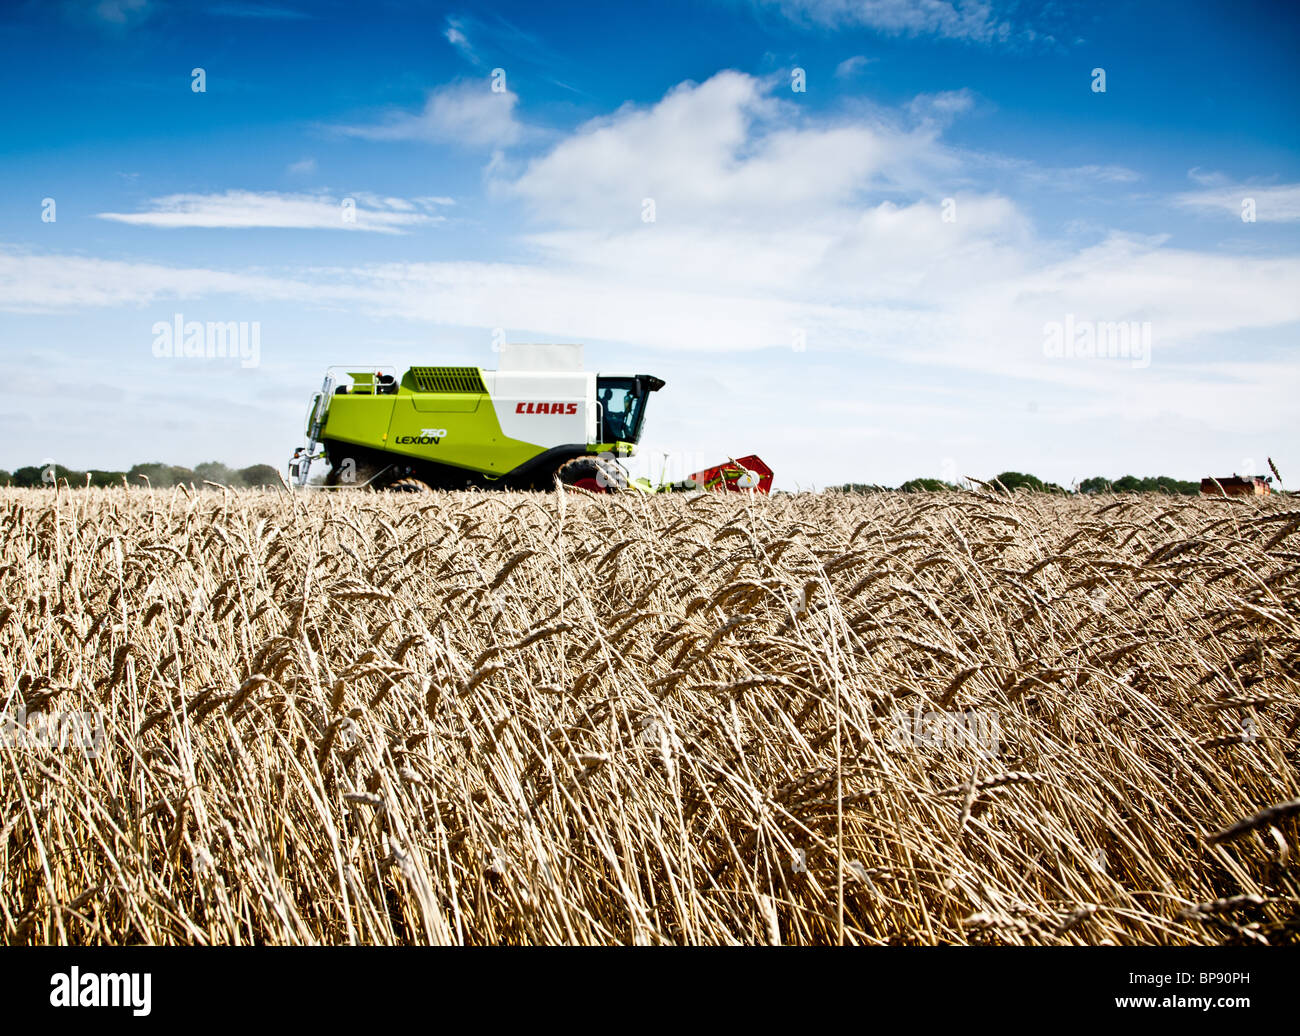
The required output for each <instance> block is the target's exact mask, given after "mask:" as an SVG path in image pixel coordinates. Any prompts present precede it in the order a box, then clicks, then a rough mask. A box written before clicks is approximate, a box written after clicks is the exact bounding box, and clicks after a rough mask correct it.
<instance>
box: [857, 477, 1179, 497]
mask: <svg viewBox="0 0 1300 1036" xmlns="http://www.w3.org/2000/svg"><path fill="white" fill-rule="evenodd" d="M985 485H987V486H988V487H989V488H991V489H998V488H1002V489H1006V490H1008V491H1015V490H1028V491H1030V492H1035V493H1068V492H1071V491H1072V490H1068V489H1065V488H1063V487H1062V486H1058V485H1057V484H1056V483H1055V482H1044V481H1043V480H1042V479H1041V478H1038V477H1037V476H1035V475H1029V474H1026V473H1025V472H1023V471H1004V472H1002V474H1000V475H995V476H993V478H991V479H989V480H988V481H987V482H986V483H985ZM832 488H833V490H834V491H835V492H840V493H890V492H899V491H901V492H904V493H938V492H942V491H943V490H945V489H960V488H962V487H961V486H958V485H956V484H955V483H952V482H945V481H943V480H942V479H937V478H913V479H909V480H908V481H906V482H904V483H903V484H902V485H901V486H898V487H897V489H894V488H891V487H889V486H877V485H867V484H863V483H859V482H850V483H846V484H845V485H842V486H834V487H832ZM1077 491H1078V492H1080V493H1166V494H1171V495H1174V496H1199V495H1200V492H1201V484H1200V483H1199V482H1184V481H1182V480H1181V479H1176V478H1170V477H1169V476H1168V475H1157V476H1155V477H1147V478H1138V477H1137V476H1136V475H1125V476H1124V477H1122V478H1117V479H1108V478H1102V477H1101V476H1100V475H1098V476H1096V477H1095V478H1085V479H1084V480H1083V481H1082V482H1080V483H1079V485H1078V487H1077Z"/></svg>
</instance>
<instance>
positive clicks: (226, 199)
mask: <svg viewBox="0 0 1300 1036" xmlns="http://www.w3.org/2000/svg"><path fill="white" fill-rule="evenodd" d="M301 164H302V163H298V165H301ZM313 168H314V163H313ZM290 171H291V172H292V171H296V168H295V167H290ZM348 200H349V199H348V198H343V197H339V198H335V197H332V196H330V195H327V194H278V193H276V192H274V191H263V192H257V191H233V190H232V191H225V192H224V193H221V194H170V195H167V196H166V197H163V198H154V199H153V200H152V201H151V202H150V207H149V208H148V209H146V210H145V211H143V212H101V213H99V218H100V219H108V220H113V221H114V222H117V223H130V224H134V225H136V226H149V227H210V228H213V227H227V228H229V227H241V228H248V227H280V228H292V229H297V230H366V231H372V232H375V233H380V234H401V233H404V232H405V231H406V230H408V229H410V228H412V227H417V226H424V225H428V224H431V223H437V222H440V221H441V220H442V218H443V217H441V216H439V215H437V214H435V213H434V212H432V211H430V210H431V209H432V208H433V206H432V205H431V204H430V199H417V200H415V201H407V200H404V199H400V198H377V197H375V196H373V195H369V194H365V193H360V192H359V193H358V194H357V195H355V196H351V198H350V200H351V201H352V203H353V204H352V205H351V206H348V205H347V204H346V202H347V201H348Z"/></svg>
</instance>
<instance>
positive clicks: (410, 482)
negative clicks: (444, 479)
mask: <svg viewBox="0 0 1300 1036" xmlns="http://www.w3.org/2000/svg"><path fill="white" fill-rule="evenodd" d="M384 488H385V489H387V490H388V491H389V492H390V493H429V492H432V490H431V489H430V488H429V483H427V482H422V481H420V480H419V479H418V478H399V479H398V480H397V481H396V482H390V483H389V484H388V485H387V486H385V487H384Z"/></svg>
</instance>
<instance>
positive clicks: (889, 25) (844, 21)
mask: <svg viewBox="0 0 1300 1036" xmlns="http://www.w3.org/2000/svg"><path fill="white" fill-rule="evenodd" d="M754 2H755V3H757V4H759V5H760V6H765V7H773V8H776V9H777V10H779V11H780V12H781V13H782V14H783V15H785V16H786V17H787V18H789V19H790V20H792V21H796V22H801V23H804V24H812V25H818V26H822V27H827V28H843V27H862V28H868V29H873V30H875V31H876V32H879V33H881V34H882V35H887V36H922V35H926V36H942V37H946V38H948V39H957V40H970V41H974V42H978V43H992V42H997V41H1004V40H1008V39H1010V38H1011V37H1012V35H1013V33H1014V29H1013V27H1012V24H1011V22H1010V21H1008V20H1006V19H1003V18H1002V17H1001V16H1000V15H999V14H998V12H997V10H996V9H995V7H994V5H993V4H992V3H989V2H986V0H952V2H949V0H922V2H919V3H914V2H912V0H754Z"/></svg>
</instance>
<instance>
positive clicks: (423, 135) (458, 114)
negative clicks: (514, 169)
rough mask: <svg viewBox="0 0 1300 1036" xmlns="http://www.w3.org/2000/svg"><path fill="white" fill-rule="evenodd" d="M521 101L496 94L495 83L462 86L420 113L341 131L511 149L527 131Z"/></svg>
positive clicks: (437, 96) (437, 94)
mask: <svg viewBox="0 0 1300 1036" xmlns="http://www.w3.org/2000/svg"><path fill="white" fill-rule="evenodd" d="M518 103H519V96H518V95H517V94H515V93H514V92H513V91H511V90H503V91H501V92H500V93H496V92H494V91H493V90H492V86H491V80H490V79H489V78H487V77H483V78H481V79H470V80H462V81H460V82H455V83H449V84H447V85H446V86H442V87H439V88H438V89H436V90H434V91H433V92H432V93H430V94H429V97H428V99H427V100H426V101H425V105H424V109H423V110H422V111H420V112H418V113H412V112H389V113H388V114H387V115H386V116H384V117H383V118H382V119H381V120H380V121H379V122H378V123H377V124H374V125H368V126H339V127H336V129H337V130H338V131H339V132H341V133H344V134H346V135H348V136H352V137H361V138H363V139H366V140H425V141H431V142H435V143H445V144H455V145H457V146H460V147H466V148H472V149H486V148H496V147H507V146H509V145H511V144H515V143H517V142H518V141H519V140H520V138H521V137H522V136H523V131H524V128H523V126H522V124H521V123H520V122H519V121H518V119H516V117H515V106H516V105H517V104H518Z"/></svg>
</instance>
